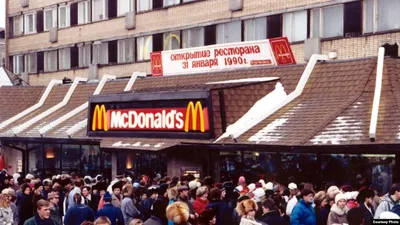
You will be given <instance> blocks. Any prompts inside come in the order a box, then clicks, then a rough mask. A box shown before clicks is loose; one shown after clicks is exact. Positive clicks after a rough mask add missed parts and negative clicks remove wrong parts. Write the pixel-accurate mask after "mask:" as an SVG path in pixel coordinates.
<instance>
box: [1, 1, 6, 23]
mask: <svg viewBox="0 0 400 225" xmlns="http://www.w3.org/2000/svg"><path fill="white" fill-rule="evenodd" d="M5 14H6V0H0V27H5V26H6V24H5V18H6V15H5Z"/></svg>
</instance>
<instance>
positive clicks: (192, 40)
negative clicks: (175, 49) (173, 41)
mask: <svg viewBox="0 0 400 225" xmlns="http://www.w3.org/2000/svg"><path fill="white" fill-rule="evenodd" d="M182 46H183V48H193V47H199V46H204V27H199V28H193V29H190V30H184V31H182Z"/></svg>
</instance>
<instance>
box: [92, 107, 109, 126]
mask: <svg viewBox="0 0 400 225" xmlns="http://www.w3.org/2000/svg"><path fill="white" fill-rule="evenodd" d="M107 122H108V119H107V112H106V107H105V106H104V105H101V106H99V105H96V107H95V108H94V111H93V117H92V131H96V130H103V131H107V130H108V123H107Z"/></svg>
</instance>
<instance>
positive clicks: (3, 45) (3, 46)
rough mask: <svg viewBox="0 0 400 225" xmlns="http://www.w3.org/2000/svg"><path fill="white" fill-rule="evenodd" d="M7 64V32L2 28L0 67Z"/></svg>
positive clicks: (0, 29) (0, 30)
mask: <svg viewBox="0 0 400 225" xmlns="http://www.w3.org/2000/svg"><path fill="white" fill-rule="evenodd" d="M5 63H6V42H5V31H4V29H2V28H0V66H3V65H5Z"/></svg>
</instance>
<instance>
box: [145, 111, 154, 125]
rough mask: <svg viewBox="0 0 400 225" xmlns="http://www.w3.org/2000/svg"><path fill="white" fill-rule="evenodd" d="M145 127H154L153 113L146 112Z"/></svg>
mask: <svg viewBox="0 0 400 225" xmlns="http://www.w3.org/2000/svg"><path fill="white" fill-rule="evenodd" d="M146 128H154V114H151V113H147V114H146Z"/></svg>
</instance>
